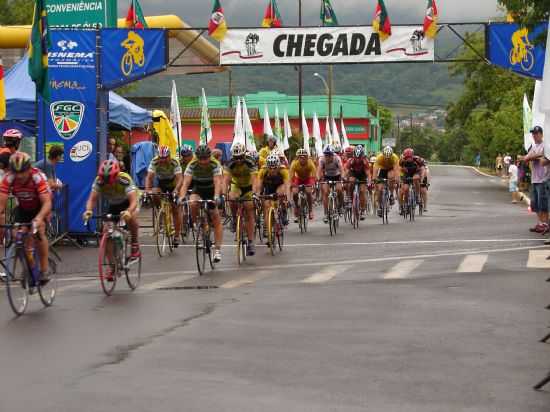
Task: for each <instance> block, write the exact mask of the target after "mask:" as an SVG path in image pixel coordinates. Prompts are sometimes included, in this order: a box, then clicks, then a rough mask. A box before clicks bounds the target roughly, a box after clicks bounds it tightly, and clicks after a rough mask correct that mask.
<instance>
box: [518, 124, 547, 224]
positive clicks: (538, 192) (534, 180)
mask: <svg viewBox="0 0 550 412" xmlns="http://www.w3.org/2000/svg"><path fill="white" fill-rule="evenodd" d="M531 134H532V135H533V140H534V144H533V146H531V149H530V150H529V153H527V155H526V156H523V157H522V158H521V159H520V160H523V161H525V162H529V163H531V170H532V173H531V210H532V211H533V212H535V213H536V214H537V218H538V222H537V224H536V225H535V226H534V227H532V228H531V229H529V230H530V231H531V232H536V233H545V232H547V230H548V196H547V193H546V192H547V188H546V183H547V181H548V178H549V176H548V168H547V167H546V165H545V161H544V160H545V159H544V142H543V131H542V127H540V126H535V127H534V128H533V129H532V130H531Z"/></svg>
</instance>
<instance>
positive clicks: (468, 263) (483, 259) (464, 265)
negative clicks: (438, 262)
mask: <svg viewBox="0 0 550 412" xmlns="http://www.w3.org/2000/svg"><path fill="white" fill-rule="evenodd" d="M488 258H489V255H467V256H465V257H464V259H462V262H460V265H459V266H458V269H457V270H456V271H457V273H479V272H481V271H483V267H484V266H485V263H487V259H488Z"/></svg>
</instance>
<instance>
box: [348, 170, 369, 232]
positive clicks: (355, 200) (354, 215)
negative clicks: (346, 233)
mask: <svg viewBox="0 0 550 412" xmlns="http://www.w3.org/2000/svg"><path fill="white" fill-rule="evenodd" d="M367 183H368V182H367V181H365V180H361V181H360V180H355V183H354V188H353V194H352V196H351V218H350V223H351V225H352V226H353V228H354V229H359V222H360V221H361V185H362V184H367ZM366 192H367V193H368V190H367V191H366ZM367 193H365V195H366V194H367ZM368 200H369V199H368V198H367V204H368Z"/></svg>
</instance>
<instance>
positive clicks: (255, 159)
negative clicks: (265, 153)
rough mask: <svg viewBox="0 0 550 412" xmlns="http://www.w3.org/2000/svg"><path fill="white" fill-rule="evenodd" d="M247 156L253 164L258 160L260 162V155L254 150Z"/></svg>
mask: <svg viewBox="0 0 550 412" xmlns="http://www.w3.org/2000/svg"><path fill="white" fill-rule="evenodd" d="M248 155H249V156H250V157H251V158H252V160H254V162H258V160H260V154H259V153H258V152H257V151H255V150H252V151H250V152H249V153H248Z"/></svg>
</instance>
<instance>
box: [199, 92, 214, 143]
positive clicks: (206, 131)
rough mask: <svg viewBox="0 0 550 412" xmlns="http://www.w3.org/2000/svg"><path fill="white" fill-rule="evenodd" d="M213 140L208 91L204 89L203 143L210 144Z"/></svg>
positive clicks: (201, 136)
mask: <svg viewBox="0 0 550 412" xmlns="http://www.w3.org/2000/svg"><path fill="white" fill-rule="evenodd" d="M211 140H212V128H211V126H210V119H209V118H208V101H207V100H206V93H204V89H202V113H201V134H200V142H201V144H208V143H209V142H210V141H211Z"/></svg>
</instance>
